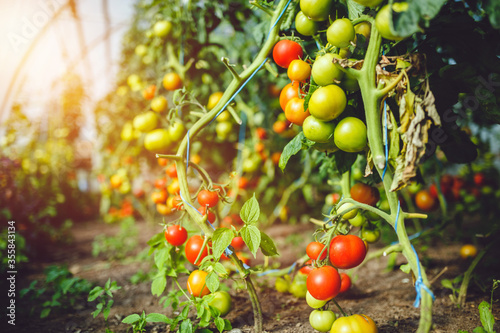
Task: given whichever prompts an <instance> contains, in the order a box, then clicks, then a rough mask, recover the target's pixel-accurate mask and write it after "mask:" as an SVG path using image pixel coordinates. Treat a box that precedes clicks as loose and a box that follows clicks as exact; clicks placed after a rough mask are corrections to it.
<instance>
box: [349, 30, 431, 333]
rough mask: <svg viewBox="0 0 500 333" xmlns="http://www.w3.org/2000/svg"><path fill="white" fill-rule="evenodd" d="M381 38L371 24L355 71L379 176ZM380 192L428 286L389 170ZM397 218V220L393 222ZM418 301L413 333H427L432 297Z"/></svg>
mask: <svg viewBox="0 0 500 333" xmlns="http://www.w3.org/2000/svg"><path fill="white" fill-rule="evenodd" d="M381 43H382V38H381V36H380V34H379V32H378V30H377V28H376V27H375V25H372V31H371V36H370V43H369V44H368V49H367V52H366V56H365V61H364V64H363V67H362V69H360V70H359V72H358V73H357V74H359V79H358V82H359V86H360V90H361V95H362V97H363V103H364V108H365V114H366V123H367V136H368V143H369V147H370V149H371V152H372V156H373V162H374V165H375V168H376V170H377V172H378V173H379V175H380V176H381V177H382V174H383V172H384V167H385V153H384V144H383V140H382V138H383V135H382V122H381V119H380V104H381V99H382V97H383V95H382V93H383V92H385V90H379V89H377V82H376V66H377V63H378V60H379V55H380V46H381ZM382 181H383V184H384V189H385V192H386V195H387V200H388V201H389V206H390V209H391V214H390V216H389V218H386V221H387V222H388V223H389V224H391V225H392V226H393V227H397V228H396V230H397V232H396V233H397V236H398V240H399V244H400V246H401V249H402V253H403V255H404V256H405V257H406V259H407V260H408V263H409V265H410V267H411V269H412V271H413V273H414V275H415V276H418V273H419V271H420V274H421V278H422V281H423V283H424V284H425V285H426V286H427V287H430V284H429V281H428V280H427V275H426V273H425V269H424V268H423V267H422V265H421V264H420V262H419V261H418V260H417V256H416V254H415V253H414V251H413V248H412V245H411V243H410V241H409V239H408V234H407V233H406V228H405V224H404V219H405V215H404V213H403V212H400V211H399V200H398V196H397V193H396V192H391V191H390V188H391V186H392V181H393V175H392V171H391V169H390V168H388V169H387V170H386V173H385V176H384V177H383V179H382ZM396 217H397V219H396ZM421 295H422V299H421V304H420V307H421V308H420V322H419V327H418V330H417V333H427V332H429V330H430V328H431V324H432V297H431V295H429V294H428V293H427V292H425V291H424V290H422V291H421Z"/></svg>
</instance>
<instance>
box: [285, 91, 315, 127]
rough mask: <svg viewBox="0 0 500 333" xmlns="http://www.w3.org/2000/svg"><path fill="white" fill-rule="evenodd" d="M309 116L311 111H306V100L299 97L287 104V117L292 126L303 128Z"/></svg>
mask: <svg viewBox="0 0 500 333" xmlns="http://www.w3.org/2000/svg"><path fill="white" fill-rule="evenodd" d="M309 115H310V114H309V111H308V110H304V100H303V99H301V98H299V97H294V98H292V99H291V100H289V101H288V103H287V104H286V108H285V116H286V119H287V120H288V121H289V122H291V123H292V124H295V125H298V126H302V124H303V123H304V120H305V119H306V118H307V117H309Z"/></svg>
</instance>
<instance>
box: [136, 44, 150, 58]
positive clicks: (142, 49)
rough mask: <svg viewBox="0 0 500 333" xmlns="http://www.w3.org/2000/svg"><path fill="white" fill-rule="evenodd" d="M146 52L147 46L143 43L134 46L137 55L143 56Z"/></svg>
mask: <svg viewBox="0 0 500 333" xmlns="http://www.w3.org/2000/svg"><path fill="white" fill-rule="evenodd" d="M147 52H148V47H147V46H146V45H144V44H139V45H137V46H136V47H135V54H137V55H138V56H139V57H143V56H145V55H146V53H147Z"/></svg>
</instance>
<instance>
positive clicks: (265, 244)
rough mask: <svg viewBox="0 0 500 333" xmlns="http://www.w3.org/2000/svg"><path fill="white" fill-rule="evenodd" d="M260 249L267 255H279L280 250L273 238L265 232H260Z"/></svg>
mask: <svg viewBox="0 0 500 333" xmlns="http://www.w3.org/2000/svg"><path fill="white" fill-rule="evenodd" d="M260 239H261V240H260V250H261V251H262V253H263V254H264V255H265V256H267V257H272V256H277V255H279V254H278V251H277V250H276V245H274V242H273V240H272V239H271V237H269V236H268V235H267V234H266V233H265V232H263V231H261V232H260Z"/></svg>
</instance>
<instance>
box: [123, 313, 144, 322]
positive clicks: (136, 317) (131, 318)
mask: <svg viewBox="0 0 500 333" xmlns="http://www.w3.org/2000/svg"><path fill="white" fill-rule="evenodd" d="M139 320H141V316H139V315H138V314H137V313H134V314H131V315H130V316H126V317H125V318H123V320H122V323H124V324H133V323H135V322H137V321H139Z"/></svg>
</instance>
